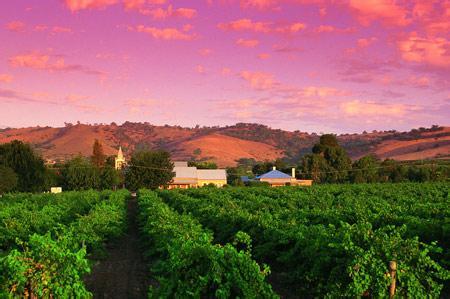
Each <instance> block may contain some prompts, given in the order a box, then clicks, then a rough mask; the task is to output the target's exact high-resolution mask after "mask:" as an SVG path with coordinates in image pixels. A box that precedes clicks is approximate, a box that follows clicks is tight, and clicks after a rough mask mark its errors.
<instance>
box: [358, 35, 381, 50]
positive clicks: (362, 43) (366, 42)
mask: <svg viewBox="0 0 450 299" xmlns="http://www.w3.org/2000/svg"><path fill="white" fill-rule="evenodd" d="M376 41H377V38H376V37H370V38H360V39H358V41H357V43H356V44H357V45H358V48H367V47H368V46H370V45H371V44H373V43H374V42H376Z"/></svg>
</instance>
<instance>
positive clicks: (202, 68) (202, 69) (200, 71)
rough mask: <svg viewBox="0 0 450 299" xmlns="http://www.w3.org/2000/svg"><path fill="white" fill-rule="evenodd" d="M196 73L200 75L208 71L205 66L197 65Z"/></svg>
mask: <svg viewBox="0 0 450 299" xmlns="http://www.w3.org/2000/svg"><path fill="white" fill-rule="evenodd" d="M195 71H196V72H197V73H199V74H204V73H206V69H205V67H204V66H203V65H200V64H199V65H197V66H196V67H195Z"/></svg>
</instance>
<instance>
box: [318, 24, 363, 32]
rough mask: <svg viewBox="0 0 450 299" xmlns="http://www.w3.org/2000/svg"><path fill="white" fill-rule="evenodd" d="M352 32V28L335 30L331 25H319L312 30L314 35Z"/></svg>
mask: <svg viewBox="0 0 450 299" xmlns="http://www.w3.org/2000/svg"><path fill="white" fill-rule="evenodd" d="M354 31H355V29H354V28H337V27H335V26H332V25H320V26H318V27H317V28H315V29H314V32H315V33H331V32H333V33H351V32H354Z"/></svg>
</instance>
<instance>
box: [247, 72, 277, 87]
mask: <svg viewBox="0 0 450 299" xmlns="http://www.w3.org/2000/svg"><path fill="white" fill-rule="evenodd" d="M240 76H241V78H243V79H244V80H246V81H247V82H248V83H249V84H250V86H251V87H252V88H254V89H258V90H267V89H271V88H273V87H274V86H275V85H276V84H277V82H276V81H275V78H274V76H273V75H272V74H269V73H265V72H250V71H242V72H241V73H240Z"/></svg>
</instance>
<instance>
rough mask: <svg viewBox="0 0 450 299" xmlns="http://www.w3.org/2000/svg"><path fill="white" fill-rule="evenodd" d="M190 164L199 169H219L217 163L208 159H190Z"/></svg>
mask: <svg viewBox="0 0 450 299" xmlns="http://www.w3.org/2000/svg"><path fill="white" fill-rule="evenodd" d="M188 166H192V167H197V169H217V164H216V163H214V162H208V161H189V162H188Z"/></svg>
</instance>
